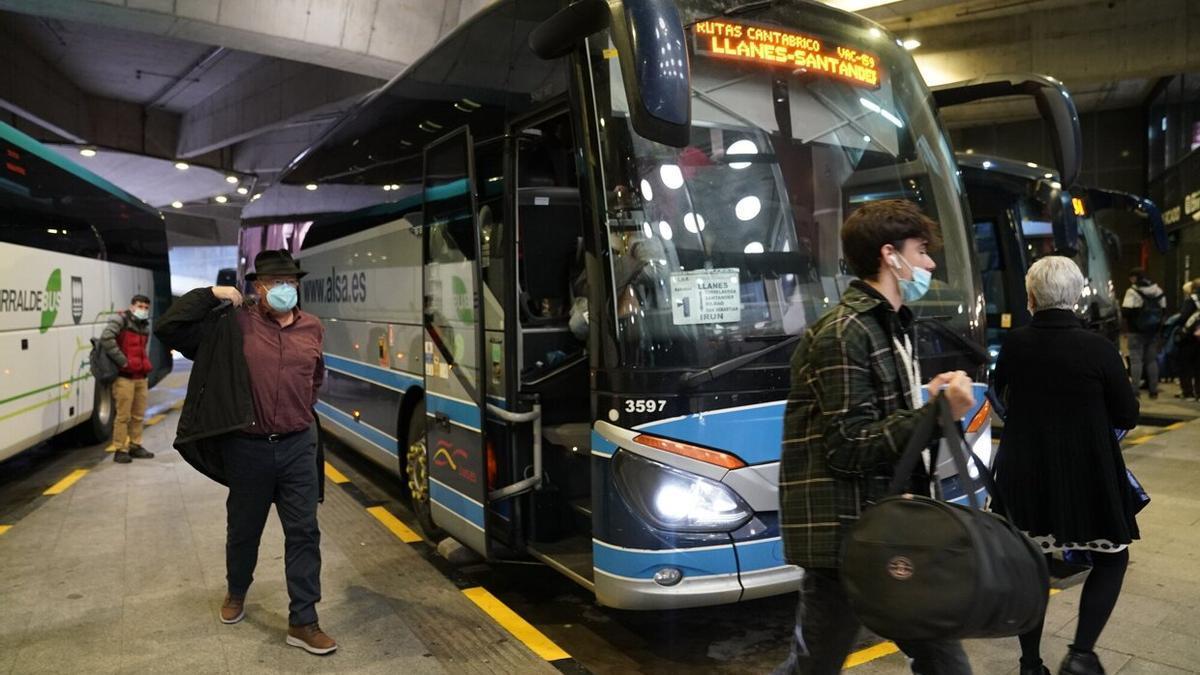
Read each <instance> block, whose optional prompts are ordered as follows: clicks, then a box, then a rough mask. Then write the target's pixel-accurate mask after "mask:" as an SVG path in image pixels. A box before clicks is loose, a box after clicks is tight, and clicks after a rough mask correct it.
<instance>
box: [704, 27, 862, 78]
mask: <svg viewBox="0 0 1200 675" xmlns="http://www.w3.org/2000/svg"><path fill="white" fill-rule="evenodd" d="M692 30H693V31H694V33H695V41H696V53H697V54H706V55H708V56H714V57H718V58H726V59H736V60H740V61H752V62H754V63H761V64H764V65H773V66H779V65H786V66H791V67H795V68H804V69H805V70H807V71H808V72H810V73H820V74H824V75H828V76H830V77H836V78H839V79H842V80H846V81H848V82H851V83H853V84H857V85H860V86H866V87H871V88H873V89H877V88H878V87H879V79H880V72H879V61H878V59H876V58H875V56H874V55H873V54H868V53H866V52H863V51H860V50H857V49H852V48H850V47H844V46H841V45H835V44H829V43H826V42H824V41H822V40H821V39H820V38H816V37H813V36H811V35H805V34H803V33H794V32H791V31H786V30H781V29H779V28H775V27H769V26H754V25H748V24H741V23H734V22H732V21H725V20H722V19H710V20H708V21H701V22H699V23H697V24H695V25H694V26H693V27H692Z"/></svg>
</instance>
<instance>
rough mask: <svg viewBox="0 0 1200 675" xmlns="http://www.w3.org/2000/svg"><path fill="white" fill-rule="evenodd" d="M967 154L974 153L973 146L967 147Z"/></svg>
mask: <svg viewBox="0 0 1200 675" xmlns="http://www.w3.org/2000/svg"><path fill="white" fill-rule="evenodd" d="M967 154H968V155H973V154H975V148H967Z"/></svg>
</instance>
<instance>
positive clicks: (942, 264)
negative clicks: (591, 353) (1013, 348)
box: [594, 5, 980, 368]
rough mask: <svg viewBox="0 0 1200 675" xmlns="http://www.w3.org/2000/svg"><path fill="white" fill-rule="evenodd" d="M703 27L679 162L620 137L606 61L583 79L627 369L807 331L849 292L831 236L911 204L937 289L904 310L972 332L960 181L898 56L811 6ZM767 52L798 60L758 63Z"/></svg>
mask: <svg viewBox="0 0 1200 675" xmlns="http://www.w3.org/2000/svg"><path fill="white" fill-rule="evenodd" d="M685 13H686V11H685ZM700 18H703V17H692V21H694V23H692V24H691V26H690V28H689V35H690V36H691V38H692V44H690V45H689V46H688V49H689V56H690V59H691V74H692V88H693V89H692V116H693V125H692V132H691V141H690V143H689V144H688V145H687V147H684V148H682V149H678V148H672V147H668V146H664V145H660V144H657V143H653V142H650V141H647V140H645V139H643V138H641V137H639V136H638V135H637V134H636V133H635V132H633V131H632V129H631V128H630V125H629V123H628V116H627V114H626V112H625V111H626V110H627V104H626V102H625V100H624V91H623V89H622V86H621V82H620V73H619V70H618V68H617V65H616V60H615V59H613V60H610V61H609V62H608V63H607V64H606V65H607V67H603V66H602V67H599V68H598V69H597V70H598V71H600V72H597V73H596V77H597V79H598V80H603V79H607V81H608V82H607V84H608V86H607V88H605V87H603V86H602V85H601V83H600V82H597V96H598V97H600V98H601V101H600V104H601V107H602V110H601V113H602V115H603V113H605V112H606V111H604V110H603V106H604V103H605V101H603V96H604V95H605V94H606V93H607V95H608V96H609V97H610V100H609V101H608V102H607V103H608V105H609V106H610V109H609V110H608V111H607V113H608V114H607V115H603V117H604V118H606V119H605V125H606V127H607V128H606V129H604V131H603V133H602V137H603V138H604V140H605V144H606V147H605V155H606V167H605V169H606V170H605V181H606V189H607V196H608V202H609V203H608V206H609V219H608V238H609V248H610V253H611V262H612V268H611V273H612V283H613V293H614V296H613V302H614V306H613V308H612V311H614V312H615V314H616V317H617V320H616V325H617V331H618V342H619V344H620V348H619V349H620V352H621V354H622V362H623V364H624V365H625V366H626V367H644V368H696V367H709V366H711V365H712V364H714V363H719V362H721V361H724V360H726V359H730V358H733V357H736V356H739V355H742V354H747V353H751V352H755V351H757V350H760V349H762V348H763V347H765V346H767V345H769V344H772V343H774V342H777V341H779V340H781V339H786V338H787V337H788V336H790V335H796V334H799V333H801V332H803V331H804V329H805V328H806V327H807V326H809V325H810V324H812V322H813V321H815V320H816V319H817V318H818V317H819V316H820V315H821V314H823V313H824V312H825V311H826V310H828V309H830V308H832V307H833V305H834V304H836V303H837V302H838V299H839V298H840V296H841V293H842V292H843V291H844V290H845V289H846V287H847V285H848V283H849V282H850V280H851V279H852V277H851V276H850V273H849V271H848V270H847V269H846V267H845V265H844V263H843V260H842V254H841V245H840V237H839V233H840V229H841V224H842V222H843V221H844V220H845V218H846V217H847V216H848V215H849V214H850V213H851V212H852V211H853V210H854V209H855V208H856V207H857V206H858V205H860V204H862V203H865V202H868V201H873V200H878V199H890V198H904V199H910V200H913V201H915V202H917V203H918V204H920V205H921V207H922V208H923V209H924V210H925V211H926V213H927V214H928V215H930V216H931V217H932V218H933V219H934V220H936V221H938V222H939V223H940V225H941V230H942V236H943V239H944V247H943V249H942V250H941V251H940V252H939V253H938V254H937V255H936V256H935V260H936V261H937V264H938V267H937V269H936V271H935V272H934V283H933V288H932V289H931V291H930V292H929V294H928V295H927V296H926V298H925V299H924V300H922V301H921V302H918V303H916V304H915V305H914V306H913V309H914V310H915V311H916V313H917V315H918V316H919V317H921V316H923V317H925V318H927V319H936V320H938V321H941V322H945V323H948V324H949V325H950V327H951V328H952V329H953V330H954V331H955V332H957V333H959V334H961V335H964V336H967V335H970V333H971V332H972V331H973V330H974V329H975V327H976V325H977V321H976V319H977V318H978V312H979V311H980V309H979V303H978V299H977V295H976V293H975V282H974V277H973V272H972V265H971V256H970V252H969V246H968V241H967V238H966V233H965V226H964V217H963V211H962V191H961V183H960V181H959V178H958V175H957V172H956V167H955V164H954V158H953V154H952V152H951V151H950V148H949V146H948V144H947V143H946V141H945V136H944V134H943V131H942V129H941V127H940V125H939V123H938V121H937V119H936V117H935V114H934V111H933V110H932V108H931V106H930V104H929V97H928V93H927V91H926V89H925V86H924V84H923V82H922V81H921V80H920V77H919V75H918V73H917V72H916V68H915V67H914V65H913V62H912V59H911V57H909V56H908V54H907V53H905V51H904V50H903V48H901V47H899V46H897V45H896V44H895V43H894V42H893V41H892V40H891V39H890V38H888V37H886V36H883V35H882V34H881V33H880V32H879V31H878V30H873V29H871V28H870V27H869V26H866V25H859V24H857V23H848V22H850V21H853V18H852V17H845V16H844V15H837V14H834V13H832V12H829V13H826V12H825V11H824V10H822V9H820V8H817V7H814V6H811V5H803V6H795V7H772V8H770V9H768V10H765V11H763V12H760V13H757V14H754V15H753V16H752V17H748V16H747V15H738V16H737V17H736V18H735V19H725V18H721V19H719V20H714V19H710V18H704V20H699V21H697V19H700ZM794 26H805V30H804V31H803V32H802V33H801V32H799V31H798V30H796V29H794V28H790V27H794ZM750 36H761V40H768V41H773V42H774V43H776V47H775V48H774V51H772V49H771V48H768V47H769V46H768V47H765V46H763V44H761V40H760V41H759V42H754V41H752V40H751V41H750V42H749V43H748V42H747V40H749V38H750ZM804 49H808V50H809V51H808V52H804V53H801V52H803V50H804ZM781 50H783V51H781ZM787 50H792V51H787ZM772 54H773V55H775V56H777V57H778V58H780V59H782V58H791V59H793V61H792V62H790V63H788V64H787V65H786V66H784V67H780V66H779V65H778V64H769V63H765V62H764V61H763V60H762V57H763V56H764V55H772ZM830 54H832V55H836V56H840V57H843V60H853V61H854V62H853V64H851V65H852V66H853V67H852V68H847V67H846V65H847V64H845V63H842V64H841V65H840V67H839V65H838V64H837V63H835V62H834V61H831V60H830V59H834V58H835V57H834V56H828V55H830ZM599 62H600V63H601V64H604V61H603V60H600V61H599ZM594 63H595V62H594ZM798 64H799V65H798ZM605 89H607V91H605ZM790 351H791V350H779V353H776V354H773V357H772V358H765V359H763V362H764V363H771V362H774V363H776V364H779V363H785V362H786V361H787V359H788V357H789V355H790Z"/></svg>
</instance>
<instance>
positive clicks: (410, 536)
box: [367, 506, 421, 544]
mask: <svg viewBox="0 0 1200 675" xmlns="http://www.w3.org/2000/svg"><path fill="white" fill-rule="evenodd" d="M367 513H369V514H371V515H373V516H375V519H376V520H378V521H379V522H381V523H383V526H384V527H386V528H387V529H389V530H391V531H392V534H394V535H396V537H397V538H398V539H399V540H400V541H402V542H404V543H406V544H414V543H416V542H418V541H421V535H419V534H417V533H416V532H413V531H412V530H411V529H409V527H408V526H407V525H405V524H404V523H402V522H400V519H399V518H397V517H396V516H393V515H392V514H391V512H390V511H388V510H387V509H385V508H383V507H382V506H371V507H368V508H367Z"/></svg>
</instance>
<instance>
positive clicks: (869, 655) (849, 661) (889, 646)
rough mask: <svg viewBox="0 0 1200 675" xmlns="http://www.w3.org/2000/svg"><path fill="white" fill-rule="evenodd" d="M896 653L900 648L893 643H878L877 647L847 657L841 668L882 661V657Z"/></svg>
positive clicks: (861, 650)
mask: <svg viewBox="0 0 1200 675" xmlns="http://www.w3.org/2000/svg"><path fill="white" fill-rule="evenodd" d="M898 651H900V648H899V647H897V646H896V643H895V642H880V643H879V644H877V645H873V646H870V647H867V648H866V649H860V650H858V651H856V652H854V653H853V654H851V655H850V656H847V657H846V663H845V664H844V665H843V666H842V668H853V667H855V666H861V665H862V664H864V663H868V662H870V661H874V660H875V659H882V658H883V657H885V656H888V655H891V654H895V653H896V652H898Z"/></svg>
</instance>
